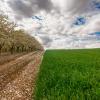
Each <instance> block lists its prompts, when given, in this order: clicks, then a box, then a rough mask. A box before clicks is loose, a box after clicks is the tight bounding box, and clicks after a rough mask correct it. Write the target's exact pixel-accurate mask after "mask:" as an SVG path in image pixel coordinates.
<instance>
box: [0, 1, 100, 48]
mask: <svg viewBox="0 0 100 100" xmlns="http://www.w3.org/2000/svg"><path fill="white" fill-rule="evenodd" d="M0 13H3V14H6V15H8V16H9V18H10V20H12V21H14V22H16V23H17V24H18V25H19V27H20V28H23V29H25V30H26V31H27V32H28V33H29V34H31V35H32V36H35V37H36V38H37V39H38V40H39V41H40V42H41V43H42V44H43V45H44V47H45V48H50V49H52V48H53V49H55V48H60V49H62V48H66V49H69V48H70V49H73V48H98V47H100V0H0Z"/></svg>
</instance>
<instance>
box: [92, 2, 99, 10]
mask: <svg viewBox="0 0 100 100" xmlns="http://www.w3.org/2000/svg"><path fill="white" fill-rule="evenodd" d="M93 4H94V6H95V8H96V9H100V2H99V1H93Z"/></svg>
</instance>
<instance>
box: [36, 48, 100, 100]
mask: <svg viewBox="0 0 100 100" xmlns="http://www.w3.org/2000/svg"><path fill="white" fill-rule="evenodd" d="M35 100H100V49H92V50H91V49H87V50H85V49H84V50H47V51H46V52H45V54H44V59H43V62H42V64H41V66H40V71H39V75H38V79H37V82H36V89H35Z"/></svg>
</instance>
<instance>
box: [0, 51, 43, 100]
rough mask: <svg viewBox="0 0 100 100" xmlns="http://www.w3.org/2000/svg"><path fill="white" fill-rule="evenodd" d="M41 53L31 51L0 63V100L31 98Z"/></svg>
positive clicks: (28, 99) (27, 99)
mask: <svg viewBox="0 0 100 100" xmlns="http://www.w3.org/2000/svg"><path fill="white" fill-rule="evenodd" d="M42 55H43V52H41V51H38V52H32V53H29V54H26V55H21V56H17V57H16V58H15V59H12V60H11V61H9V62H6V63H5V64H3V65H0V100H32V95H34V93H33V92H34V87H35V80H36V76H37V73H38V71H39V65H40V63H41V60H42Z"/></svg>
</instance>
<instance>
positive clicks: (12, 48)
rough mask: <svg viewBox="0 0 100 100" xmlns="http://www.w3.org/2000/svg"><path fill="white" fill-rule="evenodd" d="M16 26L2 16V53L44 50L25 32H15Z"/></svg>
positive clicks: (0, 46)
mask: <svg viewBox="0 0 100 100" xmlns="http://www.w3.org/2000/svg"><path fill="white" fill-rule="evenodd" d="M15 28H16V24H15V23H13V22H10V21H9V20H8V17H7V16H4V15H0V53H2V52H11V53H15V52H31V51H35V50H43V47H42V46H41V44H40V43H39V42H38V41H37V40H36V39H35V38H34V37H32V36H30V35H29V34H27V33H25V32H24V31H23V30H15Z"/></svg>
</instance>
